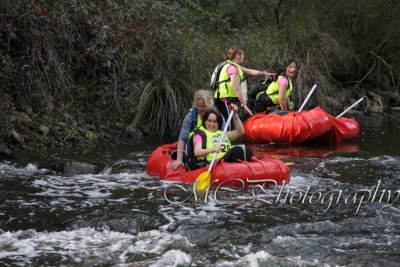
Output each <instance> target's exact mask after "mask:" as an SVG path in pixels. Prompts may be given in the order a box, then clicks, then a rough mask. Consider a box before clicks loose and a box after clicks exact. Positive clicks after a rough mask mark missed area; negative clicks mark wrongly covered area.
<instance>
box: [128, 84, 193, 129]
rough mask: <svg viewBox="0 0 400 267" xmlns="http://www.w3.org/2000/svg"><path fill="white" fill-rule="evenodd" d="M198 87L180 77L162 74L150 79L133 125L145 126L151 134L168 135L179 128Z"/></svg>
mask: <svg viewBox="0 0 400 267" xmlns="http://www.w3.org/2000/svg"><path fill="white" fill-rule="evenodd" d="M194 91H195V88H193V87H191V86H190V85H188V84H186V83H185V82H184V81H182V80H179V79H171V78H168V77H162V78H161V79H160V80H157V81H151V82H149V83H148V84H147V85H146V86H145V88H144V90H143V92H142V94H141V96H140V102H139V106H138V111H137V114H136V117H135V120H134V121H133V126H134V127H140V128H143V127H146V128H148V131H149V133H150V134H155V135H167V134H171V133H176V132H177V131H179V130H180V127H181V124H180V123H181V121H182V119H183V117H184V115H185V114H186V113H187V112H188V111H189V108H190V107H191V99H192V97H193V94H194Z"/></svg>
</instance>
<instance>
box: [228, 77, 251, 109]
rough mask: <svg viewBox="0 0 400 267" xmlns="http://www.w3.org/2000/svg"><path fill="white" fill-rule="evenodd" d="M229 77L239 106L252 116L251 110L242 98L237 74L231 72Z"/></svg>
mask: <svg viewBox="0 0 400 267" xmlns="http://www.w3.org/2000/svg"><path fill="white" fill-rule="evenodd" d="M229 78H230V79H231V82H232V86H233V89H234V90H235V93H236V95H237V97H238V99H239V101H240V104H241V106H242V107H243V108H244V110H245V111H246V112H247V113H248V114H250V116H253V112H252V111H251V110H250V109H249V107H248V106H247V103H246V101H245V100H244V95H243V92H242V89H241V88H240V85H239V83H238V80H237V74H235V73H233V74H231V75H230V76H229Z"/></svg>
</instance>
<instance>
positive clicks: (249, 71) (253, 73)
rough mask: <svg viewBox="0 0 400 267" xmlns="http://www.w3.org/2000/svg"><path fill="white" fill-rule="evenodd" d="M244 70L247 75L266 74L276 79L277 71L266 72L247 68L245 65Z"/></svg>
mask: <svg viewBox="0 0 400 267" xmlns="http://www.w3.org/2000/svg"><path fill="white" fill-rule="evenodd" d="M242 71H243V73H244V74H246V75H247V76H265V77H268V78H270V79H274V77H275V75H276V73H272V72H266V71H261V70H254V69H248V68H245V67H242Z"/></svg>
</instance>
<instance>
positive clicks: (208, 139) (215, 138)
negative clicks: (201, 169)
mask: <svg viewBox="0 0 400 267" xmlns="http://www.w3.org/2000/svg"><path fill="white" fill-rule="evenodd" d="M196 133H198V134H200V135H201V137H202V145H201V147H202V148H203V149H211V148H213V147H215V146H216V145H218V142H219V139H220V138H221V135H222V131H221V130H218V131H216V132H210V131H208V130H207V129H206V128H204V127H203V126H202V127H200V128H199V129H198V130H197V131H196ZM230 147H231V142H230V141H229V138H228V137H227V136H226V134H225V136H224V139H223V140H222V143H221V150H220V151H219V152H218V154H217V159H220V158H222V157H223V156H224V155H225V154H226V152H228V150H229V148H230ZM213 156H214V153H208V154H207V156H205V157H200V158H197V159H198V160H206V161H208V162H210V161H211V160H212V158H213Z"/></svg>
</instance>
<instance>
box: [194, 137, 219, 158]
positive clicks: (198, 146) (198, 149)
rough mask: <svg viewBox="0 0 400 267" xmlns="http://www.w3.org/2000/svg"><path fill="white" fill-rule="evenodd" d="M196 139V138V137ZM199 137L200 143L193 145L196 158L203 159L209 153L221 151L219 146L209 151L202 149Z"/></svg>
mask: <svg viewBox="0 0 400 267" xmlns="http://www.w3.org/2000/svg"><path fill="white" fill-rule="evenodd" d="M196 139H197V137H196ZM201 139H202V138H201V137H200V141H197V142H195V144H194V156H195V157H196V158H200V157H205V156H207V155H208V154H210V153H215V152H219V151H220V150H221V147H220V146H215V147H213V148H210V149H204V148H202V141H201Z"/></svg>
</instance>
